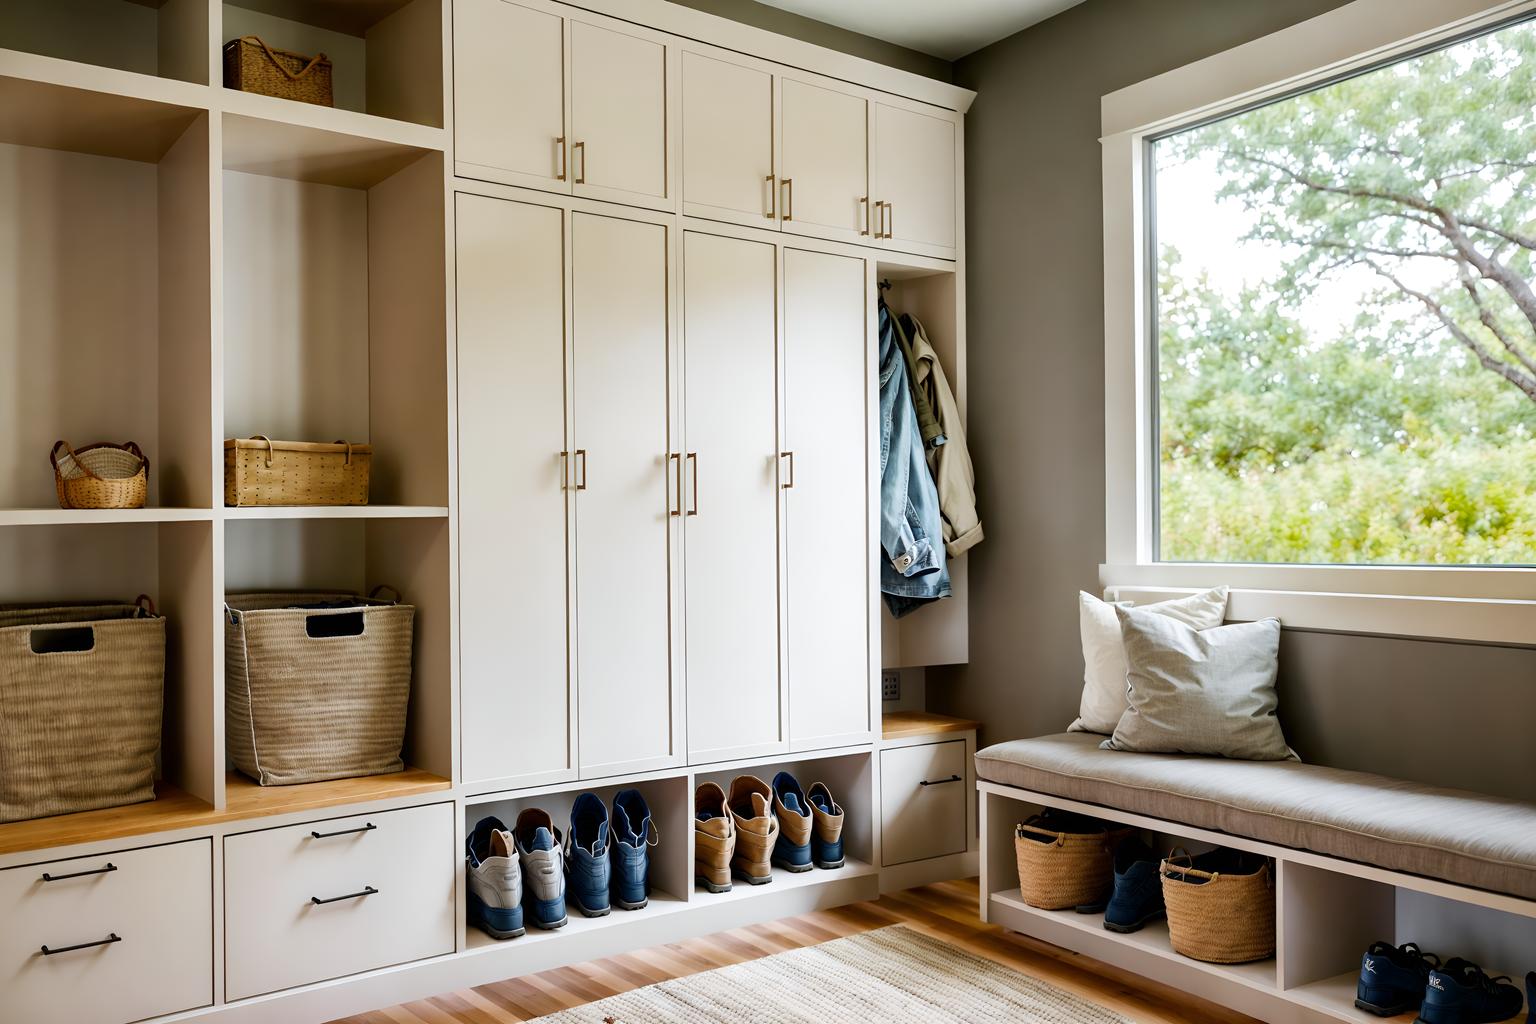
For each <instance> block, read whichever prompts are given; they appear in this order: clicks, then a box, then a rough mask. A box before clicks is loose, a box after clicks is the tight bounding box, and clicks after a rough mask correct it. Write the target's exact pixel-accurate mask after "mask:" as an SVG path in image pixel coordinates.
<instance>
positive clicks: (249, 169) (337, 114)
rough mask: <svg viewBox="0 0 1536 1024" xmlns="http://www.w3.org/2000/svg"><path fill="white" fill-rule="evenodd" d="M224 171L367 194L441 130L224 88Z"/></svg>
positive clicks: (433, 143)
mask: <svg viewBox="0 0 1536 1024" xmlns="http://www.w3.org/2000/svg"><path fill="white" fill-rule="evenodd" d="M222 102H223V108H224V169H225V170H226V171H242V172H245V173H247V174H261V175H265V176H267V177H270V178H289V179H292V180H294V181H308V182H313V183H315V184H318V185H340V186H342V187H345V188H372V187H373V186H374V185H377V184H378V183H379V182H381V181H383V180H384V179H385V178H388V177H390V176H391V175H393V174H395V173H396V172H397V171H400V170H401V169H403V168H404V167H406V166H407V165H408V164H411V163H413V162H415V161H416V160H417V159H418V158H420V157H421V156H423V155H425V154H427V153H434V152H437V153H440V152H442V150H443V147H444V145H445V143H446V140H447V134H446V133H445V132H444V131H443V130H442V129H441V128H432V127H430V126H428V125H421V124H414V123H412V122H409V121H396V120H393V119H391V118H387V117H377V116H374V115H372V114H360V113H358V112H356V111H352V110H337V109H335V108H333V107H320V106H316V105H315V104H313V103H297V102H294V101H292V100H283V99H277V98H275V97H272V96H257V95H254V94H252V93H245V92H236V91H234V90H232V89H225V90H224V96H223V100H222Z"/></svg>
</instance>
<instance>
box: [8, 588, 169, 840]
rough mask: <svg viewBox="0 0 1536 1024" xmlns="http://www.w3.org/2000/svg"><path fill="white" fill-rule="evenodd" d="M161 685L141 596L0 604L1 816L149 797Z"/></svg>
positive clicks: (157, 622)
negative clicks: (120, 599)
mask: <svg viewBox="0 0 1536 1024" xmlns="http://www.w3.org/2000/svg"><path fill="white" fill-rule="evenodd" d="M164 689H165V619H163V618H161V617H160V616H159V615H156V614H155V613H154V610H153V606H152V605H150V604H149V599H148V598H140V603H139V604H121V603H112V602H98V603H92V604H75V605H58V606H53V607H44V606H32V607H28V606H20V605H15V606H5V607H0V822H5V821H21V820H24V819H27V818H43V817H47V816H49V815H53V814H69V813H72V812H74V811H89V810H95V809H96V808H99V807H117V806H119V805H121V804H132V803H138V802H140V801H142V800H153V799H154V798H155V762H156V760H157V759H158V758H159V755H160V716H161V708H162V703H163V702H162V695H163V692H164Z"/></svg>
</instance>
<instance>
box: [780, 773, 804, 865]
mask: <svg viewBox="0 0 1536 1024" xmlns="http://www.w3.org/2000/svg"><path fill="white" fill-rule="evenodd" d="M773 816H774V817H775V818H778V819H779V841H778V842H777V843H775V844H774V846H773V866H774V867H776V868H783V869H784V870H785V871H793V872H795V873H797V874H798V873H799V872H801V871H809V870H811V868H812V866H813V865H812V864H811V809H810V807H809V806H807V801H806V798H805V790H803V789H801V788H800V783H798V782H796V781H795V777H794V776H793V775H791V774H789V772H779V773H778V774H777V775H775V776H774V777H773Z"/></svg>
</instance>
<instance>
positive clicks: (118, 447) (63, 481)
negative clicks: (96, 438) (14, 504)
mask: <svg viewBox="0 0 1536 1024" xmlns="http://www.w3.org/2000/svg"><path fill="white" fill-rule="evenodd" d="M60 449H63V454H62V455H61V454H59V450H60ZM48 461H49V463H51V464H52V466H53V488H54V490H55V491H56V492H58V495H59V508H143V507H144V501H145V499H146V498H147V497H148V496H149V459H147V458H145V457H144V453H143V452H142V451H141V450H140V449H139V446H138V445H136V444H134V443H133V442H132V441H129V442H128V443H127V444H108V443H106V442H102V443H101V444H93V445H87V446H86V447H84V448H81V449H79V450H78V451H77V450H75V449H74V448H71V447H70V446H69V444H68V442H65V441H57V442H55V443H54V446H53V450H52V451H51V452H49V453H48Z"/></svg>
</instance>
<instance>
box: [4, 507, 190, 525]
mask: <svg viewBox="0 0 1536 1024" xmlns="http://www.w3.org/2000/svg"><path fill="white" fill-rule="evenodd" d="M212 518H213V510H212V509H207V508H6V509H0V526H75V525H87V524H90V523H203V522H208V521H209V520H211V519H212Z"/></svg>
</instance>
